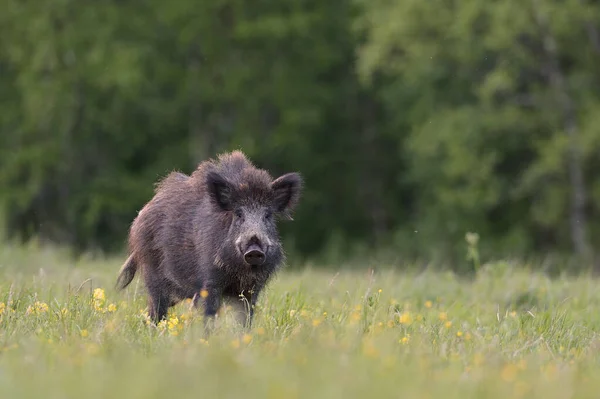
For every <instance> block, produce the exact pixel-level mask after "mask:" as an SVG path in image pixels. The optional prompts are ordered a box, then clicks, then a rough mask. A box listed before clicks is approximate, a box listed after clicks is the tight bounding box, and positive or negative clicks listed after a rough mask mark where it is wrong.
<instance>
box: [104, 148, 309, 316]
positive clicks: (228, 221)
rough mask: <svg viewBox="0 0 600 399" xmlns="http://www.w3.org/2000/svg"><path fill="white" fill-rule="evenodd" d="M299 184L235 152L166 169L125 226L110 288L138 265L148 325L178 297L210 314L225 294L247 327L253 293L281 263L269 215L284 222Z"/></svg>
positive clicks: (119, 286)
mask: <svg viewBox="0 0 600 399" xmlns="http://www.w3.org/2000/svg"><path fill="white" fill-rule="evenodd" d="M302 187H303V179H302V177H301V175H300V174H299V173H295V172H293V173H287V174H284V175H282V176H280V177H278V178H277V179H273V178H272V177H271V176H270V175H269V173H268V172H267V171H265V170H262V169H258V168H256V167H255V166H254V165H253V164H252V163H251V162H250V161H249V160H248V159H247V158H246V156H245V155H244V154H243V153H242V152H241V151H234V152H231V153H225V154H222V155H220V156H219V157H218V159H217V160H213V159H210V160H207V161H204V162H202V163H200V164H199V165H198V167H197V169H196V170H195V171H194V172H193V173H192V174H191V175H190V176H188V175H185V174H183V173H180V172H172V173H171V174H169V175H167V176H166V177H165V178H164V179H162V180H161V181H159V182H158V183H157V184H156V187H155V192H154V197H153V198H152V199H151V200H150V201H149V202H148V203H147V204H146V205H145V206H144V207H143V208H142V210H141V211H140V212H139V214H138V215H137V217H136V218H135V219H134V221H133V223H132V224H131V227H130V230H129V238H128V247H129V257H128V258H127V260H126V261H125V263H124V264H123V266H122V267H121V270H120V273H119V276H118V278H117V284H116V288H117V289H119V290H122V289H124V288H125V287H127V286H128V285H129V283H131V281H132V280H133V278H134V276H135V274H136V271H137V270H138V268H139V269H140V270H141V274H142V278H143V281H144V285H145V287H146V289H147V293H148V308H149V310H148V313H149V316H150V318H151V319H152V321H153V322H154V323H158V322H159V321H160V320H162V319H164V318H165V316H166V314H167V311H168V309H169V307H171V306H174V305H176V304H177V303H179V302H180V301H182V300H184V299H186V298H191V299H192V300H193V303H194V306H195V307H199V306H200V305H199V304H200V303H202V304H203V307H204V316H205V318H206V320H209V319H210V320H212V319H213V318H214V316H215V315H216V313H217V311H218V310H219V308H220V306H221V303H222V300H223V299H230V300H233V301H232V302H234V303H238V304H241V305H242V306H243V308H244V313H242V314H243V316H244V318H245V323H244V325H245V326H246V327H250V326H251V323H252V318H253V315H254V305H255V304H256V301H257V298H258V296H259V294H260V293H261V291H262V290H263V288H264V287H265V285H266V284H267V282H268V281H269V279H270V278H271V277H272V276H273V274H274V273H275V272H276V271H277V270H278V269H279V268H280V267H281V265H282V264H283V263H284V261H285V254H284V251H283V248H282V244H281V241H280V237H279V232H278V228H277V220H278V219H280V218H281V219H290V220H291V215H292V212H293V210H294V209H295V207H296V206H297V204H298V201H299V199H300V194H301V191H302ZM199 299H201V300H200V301H199ZM240 301H242V303H240ZM245 301H247V302H245ZM244 302H245V303H244ZM248 305H249V306H248ZM238 310H239V307H238Z"/></svg>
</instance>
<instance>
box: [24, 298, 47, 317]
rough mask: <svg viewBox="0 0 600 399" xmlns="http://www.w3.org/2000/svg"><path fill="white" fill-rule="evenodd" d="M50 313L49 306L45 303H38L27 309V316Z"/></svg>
mask: <svg viewBox="0 0 600 399" xmlns="http://www.w3.org/2000/svg"><path fill="white" fill-rule="evenodd" d="M47 311H48V304H46V303H45V302H38V301H36V302H35V303H34V304H33V305H29V306H28V307H27V310H26V311H25V313H26V314H31V313H34V314H41V313H46V312H47Z"/></svg>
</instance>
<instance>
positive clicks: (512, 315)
mask: <svg viewBox="0 0 600 399" xmlns="http://www.w3.org/2000/svg"><path fill="white" fill-rule="evenodd" d="M509 315H510V317H512V318H515V317H517V312H515V311H514V310H513V311H512V312H510V313H509Z"/></svg>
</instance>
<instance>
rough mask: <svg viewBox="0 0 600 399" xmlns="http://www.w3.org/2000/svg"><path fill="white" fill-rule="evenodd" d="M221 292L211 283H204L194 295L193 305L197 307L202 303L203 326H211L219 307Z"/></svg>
mask: <svg viewBox="0 0 600 399" xmlns="http://www.w3.org/2000/svg"><path fill="white" fill-rule="evenodd" d="M221 296H222V292H221V290H220V289H218V288H216V287H215V286H212V285H204V286H203V287H202V289H201V290H200V292H198V293H196V294H195V295H194V299H193V303H194V307H196V308H198V307H199V306H200V303H202V304H203V305H204V326H205V327H206V328H208V327H211V326H212V325H213V324H214V319H215V316H216V315H217V312H218V311H219V308H220V307H221Z"/></svg>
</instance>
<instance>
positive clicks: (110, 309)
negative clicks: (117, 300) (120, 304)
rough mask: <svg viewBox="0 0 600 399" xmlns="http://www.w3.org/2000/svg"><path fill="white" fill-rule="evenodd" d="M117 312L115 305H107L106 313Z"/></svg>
mask: <svg viewBox="0 0 600 399" xmlns="http://www.w3.org/2000/svg"><path fill="white" fill-rule="evenodd" d="M116 310H117V305H115V304H114V303H111V304H110V305H108V311H109V312H111V313H112V312H115V311H116Z"/></svg>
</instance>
